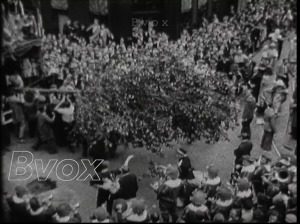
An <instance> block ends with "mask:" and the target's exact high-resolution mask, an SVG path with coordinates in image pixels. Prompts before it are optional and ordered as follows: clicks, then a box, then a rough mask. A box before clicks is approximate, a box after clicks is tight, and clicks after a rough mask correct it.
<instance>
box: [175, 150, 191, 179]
mask: <svg viewBox="0 0 300 224" xmlns="http://www.w3.org/2000/svg"><path fill="white" fill-rule="evenodd" d="M178 170H179V178H180V179H189V180H190V179H194V175H193V168H192V165H191V161H190V158H189V157H187V156H184V157H182V158H180V159H179V161H178Z"/></svg>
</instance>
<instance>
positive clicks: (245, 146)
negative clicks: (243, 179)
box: [234, 133, 253, 171]
mask: <svg viewBox="0 0 300 224" xmlns="http://www.w3.org/2000/svg"><path fill="white" fill-rule="evenodd" d="M252 147H253V144H252V142H251V141H250V138H249V136H248V134H247V133H243V134H242V142H241V144H240V145H239V146H238V148H237V149H235V150H234V156H235V160H234V171H238V170H240V169H241V168H242V164H243V156H245V155H249V156H250V153H251V150H252Z"/></svg>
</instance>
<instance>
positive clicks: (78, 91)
mask: <svg viewBox="0 0 300 224" xmlns="http://www.w3.org/2000/svg"><path fill="white" fill-rule="evenodd" d="M14 90H15V91H20V92H21V91H24V92H35V91H38V92H40V93H80V92H82V91H81V90H78V89H75V90H62V89H42V88H14Z"/></svg>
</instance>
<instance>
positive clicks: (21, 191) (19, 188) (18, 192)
mask: <svg viewBox="0 0 300 224" xmlns="http://www.w3.org/2000/svg"><path fill="white" fill-rule="evenodd" d="M15 191H16V195H17V196H18V197H20V198H22V197H23V196H24V195H25V194H27V192H28V188H27V187H25V186H17V187H16V188H15Z"/></svg>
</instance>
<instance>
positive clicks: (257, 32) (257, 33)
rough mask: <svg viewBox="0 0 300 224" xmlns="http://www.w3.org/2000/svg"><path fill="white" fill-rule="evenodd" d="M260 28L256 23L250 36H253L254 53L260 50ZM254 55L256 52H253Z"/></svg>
mask: <svg viewBox="0 0 300 224" xmlns="http://www.w3.org/2000/svg"><path fill="white" fill-rule="evenodd" d="M260 32H261V31H260V27H259V23H258V22H257V23H255V25H254V27H253V29H252V31H251V34H250V36H251V41H252V44H253V46H254V47H253V50H254V51H257V49H258V47H259V46H258V43H259V39H260ZM253 53H254V52H253Z"/></svg>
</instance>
